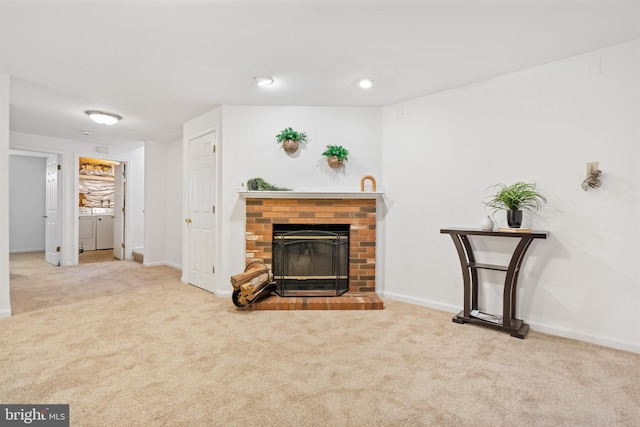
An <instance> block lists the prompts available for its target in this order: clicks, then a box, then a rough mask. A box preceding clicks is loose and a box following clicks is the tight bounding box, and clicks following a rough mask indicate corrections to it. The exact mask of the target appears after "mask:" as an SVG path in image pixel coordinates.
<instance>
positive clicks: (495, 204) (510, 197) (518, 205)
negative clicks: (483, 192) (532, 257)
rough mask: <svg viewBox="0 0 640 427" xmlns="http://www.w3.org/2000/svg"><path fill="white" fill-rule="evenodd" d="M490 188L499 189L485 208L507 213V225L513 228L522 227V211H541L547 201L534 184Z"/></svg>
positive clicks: (488, 200)
mask: <svg viewBox="0 0 640 427" xmlns="http://www.w3.org/2000/svg"><path fill="white" fill-rule="evenodd" d="M489 188H495V189H497V191H496V193H495V194H494V195H493V196H489V197H488V198H487V199H486V200H485V201H484V204H485V206H487V207H489V208H491V209H493V212H494V213H495V211H497V210H501V209H502V210H506V211H507V224H509V227H511V228H520V226H521V225H522V209H528V210H531V211H539V210H540V209H541V208H542V204H543V203H546V202H547V199H546V198H545V197H544V196H543V195H542V194H540V192H539V191H538V187H537V186H536V184H534V183H526V182H516V183H513V184H511V185H509V186H507V185H505V184H496V185H493V186H491V187H489Z"/></svg>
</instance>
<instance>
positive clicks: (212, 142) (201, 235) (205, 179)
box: [185, 132, 216, 292]
mask: <svg viewBox="0 0 640 427" xmlns="http://www.w3.org/2000/svg"><path fill="white" fill-rule="evenodd" d="M215 150H216V133H215V132H211V133H208V134H206V135H203V136H201V137H198V138H196V139H193V140H190V141H189V142H188V151H189V152H188V209H187V215H188V216H187V218H185V226H186V235H187V254H186V255H187V256H186V264H187V281H188V282H189V283H191V284H192V285H195V286H198V287H200V288H202V289H205V290H208V291H210V292H213V290H214V280H215V279H214V278H215V276H214V274H215V270H214V265H213V263H214V259H215V243H216V235H215V215H216V214H215V200H216V152H215Z"/></svg>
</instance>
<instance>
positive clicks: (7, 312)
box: [0, 308, 11, 319]
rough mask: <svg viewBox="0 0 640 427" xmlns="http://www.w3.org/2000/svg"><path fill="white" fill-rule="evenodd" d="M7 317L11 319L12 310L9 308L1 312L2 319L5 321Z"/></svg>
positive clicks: (0, 317)
mask: <svg viewBox="0 0 640 427" xmlns="http://www.w3.org/2000/svg"><path fill="white" fill-rule="evenodd" d="M5 317H11V309H10V308H7V309H6V310H0V319H4V318H5Z"/></svg>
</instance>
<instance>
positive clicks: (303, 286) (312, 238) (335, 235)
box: [272, 224, 349, 297]
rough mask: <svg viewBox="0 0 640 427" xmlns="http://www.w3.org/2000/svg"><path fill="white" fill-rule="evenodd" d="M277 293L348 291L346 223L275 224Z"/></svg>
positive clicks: (307, 293)
mask: <svg viewBox="0 0 640 427" xmlns="http://www.w3.org/2000/svg"><path fill="white" fill-rule="evenodd" d="M272 245H273V246H272V251H273V276H274V280H275V281H276V293H277V294H278V295H280V296H281V297H291V296H324V297H326V296H340V295H342V294H344V293H345V292H347V291H348V290H349V225H348V224H326V225H318V224H313V225H306V224H274V225H273V242H272Z"/></svg>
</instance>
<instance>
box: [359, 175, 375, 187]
mask: <svg viewBox="0 0 640 427" xmlns="http://www.w3.org/2000/svg"><path fill="white" fill-rule="evenodd" d="M366 180H370V181H371V191H376V179H375V178H374V177H373V176H372V175H365V176H363V177H362V179H361V180H360V191H364V182H365V181H366Z"/></svg>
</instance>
